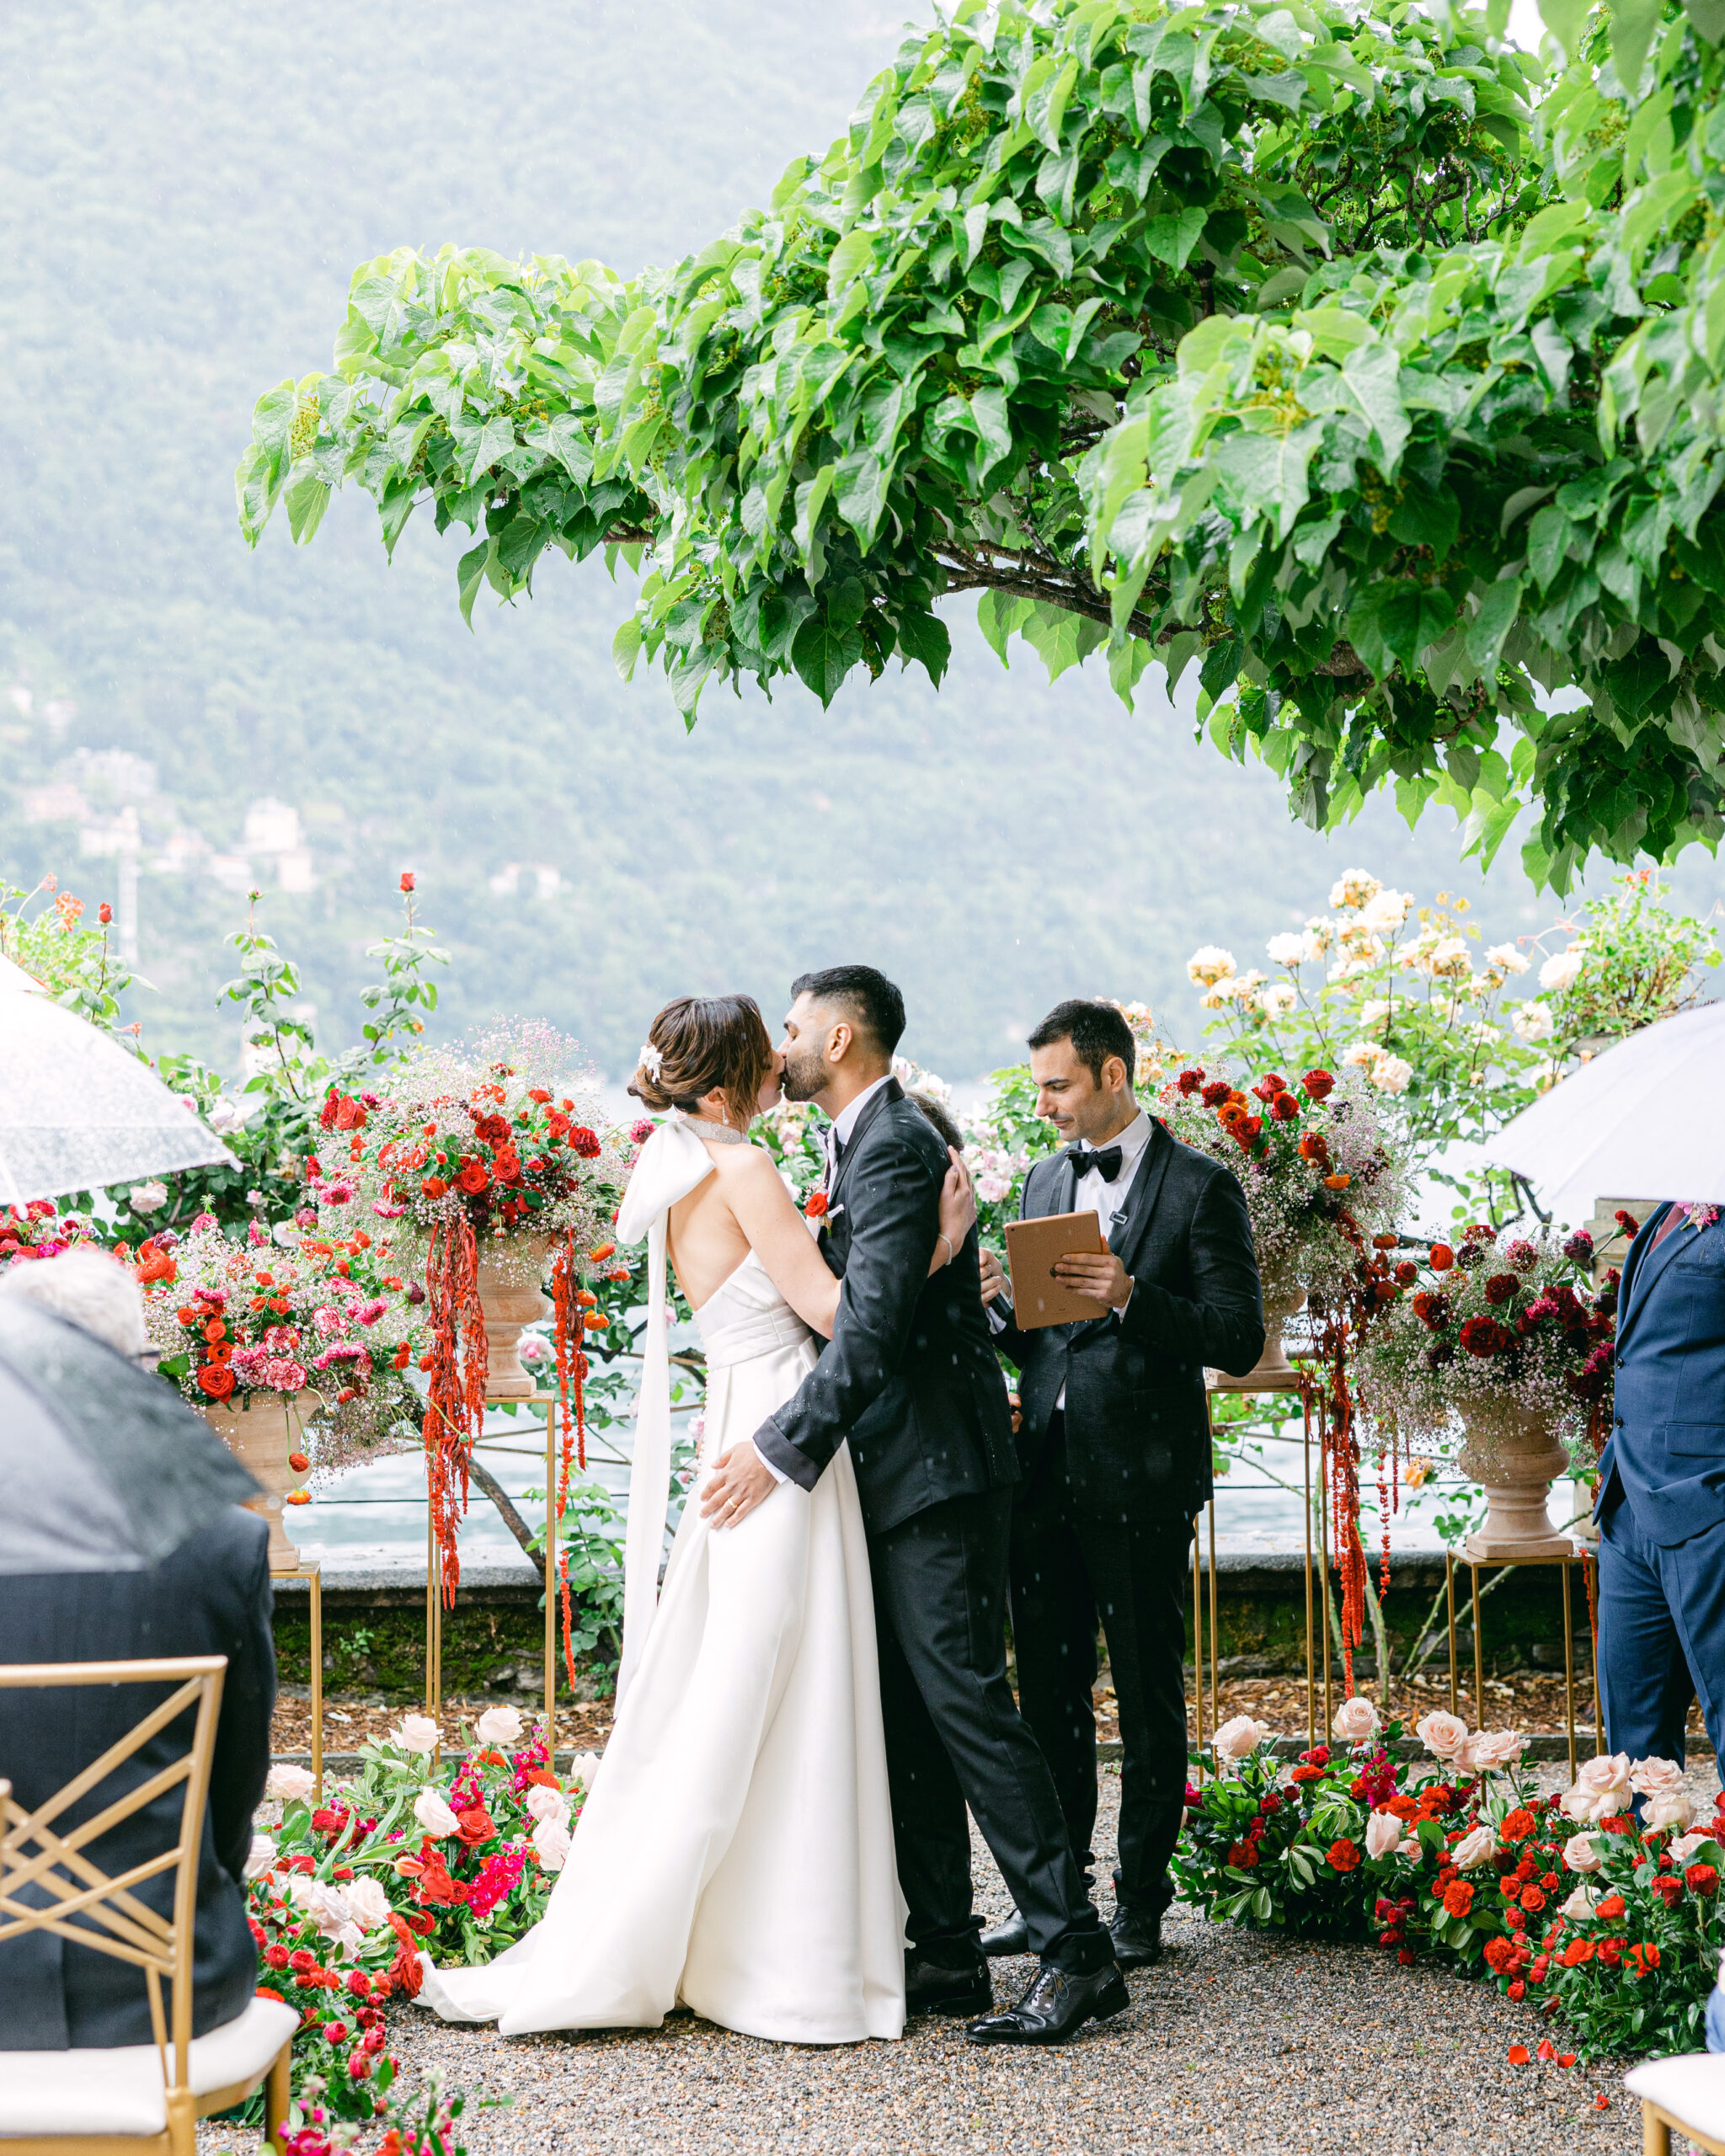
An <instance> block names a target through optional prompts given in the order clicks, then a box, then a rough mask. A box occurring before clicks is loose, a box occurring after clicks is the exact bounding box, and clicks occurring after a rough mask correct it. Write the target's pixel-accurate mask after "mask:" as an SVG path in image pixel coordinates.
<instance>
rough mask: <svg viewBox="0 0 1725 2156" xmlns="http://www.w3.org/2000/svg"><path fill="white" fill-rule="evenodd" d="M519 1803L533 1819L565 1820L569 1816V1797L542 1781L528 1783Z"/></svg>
mask: <svg viewBox="0 0 1725 2156" xmlns="http://www.w3.org/2000/svg"><path fill="white" fill-rule="evenodd" d="M521 1803H522V1806H524V1808H525V1809H526V1811H528V1812H531V1814H532V1816H533V1817H534V1818H535V1819H562V1820H564V1821H567V1819H568V1817H569V1799H568V1798H567V1797H566V1796H564V1795H563V1791H562V1790H560V1789H551V1788H549V1787H547V1785H546V1784H545V1783H543V1782H532V1783H530V1784H529V1785H528V1787H527V1790H526V1794H525V1795H524V1796H522V1798H521Z"/></svg>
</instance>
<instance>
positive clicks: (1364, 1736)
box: [1330, 1694, 1381, 1744]
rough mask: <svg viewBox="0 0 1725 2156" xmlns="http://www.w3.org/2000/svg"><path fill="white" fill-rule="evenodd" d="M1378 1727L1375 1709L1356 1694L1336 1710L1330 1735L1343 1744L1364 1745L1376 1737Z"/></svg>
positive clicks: (1369, 1702)
mask: <svg viewBox="0 0 1725 2156" xmlns="http://www.w3.org/2000/svg"><path fill="white" fill-rule="evenodd" d="M1380 1726H1381V1724H1380V1723H1379V1721H1378V1710H1377V1709H1376V1708H1375V1706H1374V1705H1372V1703H1371V1701H1370V1700H1363V1699H1361V1698H1360V1697H1359V1695H1358V1694H1355V1695H1354V1698H1353V1699H1351V1700H1343V1702H1342V1704H1341V1705H1340V1706H1339V1707H1338V1708H1337V1710H1336V1718H1335V1720H1334V1721H1332V1723H1331V1724H1330V1734H1331V1736H1332V1737H1335V1738H1336V1739H1337V1740H1338V1742H1341V1743H1343V1744H1364V1743H1366V1742H1368V1741H1369V1740H1370V1738H1372V1737H1375V1736H1376V1735H1377V1733H1378V1730H1379V1728H1380Z"/></svg>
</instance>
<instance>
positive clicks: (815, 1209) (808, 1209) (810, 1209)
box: [803, 1190, 828, 1220]
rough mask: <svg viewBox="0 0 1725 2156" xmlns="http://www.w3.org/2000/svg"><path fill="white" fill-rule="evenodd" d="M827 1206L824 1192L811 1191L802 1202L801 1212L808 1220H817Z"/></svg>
mask: <svg viewBox="0 0 1725 2156" xmlns="http://www.w3.org/2000/svg"><path fill="white" fill-rule="evenodd" d="M827 1204H828V1199H827V1195H826V1193H825V1191H824V1190H811V1191H810V1192H809V1195H808V1196H807V1197H806V1198H804V1200H803V1210H804V1213H805V1214H807V1215H808V1217H809V1219H811V1220H818V1219H820V1218H821V1216H822V1215H823V1214H825V1211H826V1209H827Z"/></svg>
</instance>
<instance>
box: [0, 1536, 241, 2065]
mask: <svg viewBox="0 0 1725 2156" xmlns="http://www.w3.org/2000/svg"><path fill="white" fill-rule="evenodd" d="M269 1542H270V1531H269V1529H268V1527H267V1526H266V1525H265V1524H264V1521H263V1520H261V1519H259V1518H258V1516H257V1515H256V1514H255V1513H248V1512H243V1511H241V1510H240V1508H238V1506H234V1507H232V1508H231V1509H230V1510H229V1511H227V1512H226V1513H223V1514H222V1515H221V1517H220V1518H217V1519H216V1520H215V1521H213V1522H212V1523H211V1525H209V1526H208V1527H206V1528H202V1529H200V1530H199V1531H198V1532H197V1533H196V1534H194V1535H193V1536H192V1537H191V1539H190V1540H189V1541H187V1542H184V1543H183V1544H182V1545H181V1546H180V1547H179V1549H178V1550H175V1551H174V1554H173V1556H170V1557H167V1558H164V1559H163V1561H162V1563H161V1564H159V1565H158V1566H156V1567H155V1568H154V1569H153V1570H152V1571H150V1572H56V1573H54V1574H52V1575H50V1576H41V1575H35V1576H24V1577H19V1576H11V1577H0V1661H4V1662H129V1661H136V1660H140V1659H142V1658H144V1657H154V1656H160V1655H208V1654H225V1655H226V1656H227V1675H226V1677H225V1678H224V1679H223V1681H222V1713H221V1719H220V1721H219V1722H218V1724H217V1726H216V1757H215V1760H214V1763H213V1764H212V1767H211V1777H210V1801H209V1804H208V1806H207V1808H206V1812H205V1815H204V1846H203V1852H202V1855H201V1857H200V1862H199V1870H198V1903H197V1914H196V1919H195V1947H194V1985H193V2012H192V2033H193V2035H194V2036H203V2035H205V2034H206V2033H207V2032H208V2031H210V2030H211V2029H214V2028H218V2027H219V2026H220V2025H222V2023H223V2022H224V2021H231V2020H233V2019H234V2017H235V2016H236V2015H240V2014H243V2013H244V2011H245V2009H246V2008H247V2006H248V2004H250V2001H251V1998H252V1994H253V1993H254V1991H255V1990H256V1988H257V1980H258V1962H257V1952H256V1950H255V1948H254V1945H253V1943H252V1935H251V1930H250V1927H249V1925H248V1923H247V1920H246V1911H245V1899H244V1895H243V1891H242V1888H241V1884H240V1876H241V1873H242V1871H243V1868H244V1865H245V1860H246V1857H247V1854H248V1851H249V1850H250V1848H251V1844H252V1813H253V1812H254V1810H255V1809H256V1808H257V1806H258V1804H259V1801H260V1800H261V1799H262V1797H263V1794H264V1778H265V1776H266V1775H267V1774H268V1773H269V1771H270V1714H271V1711H272V1710H273V1709H274V1707H275V1646H274V1643H273V1641H272V1639H271V1636H270V1607H271V1596H270V1571H269V1564H268V1561H267V1554H266V1553H267V1551H268V1549H269ZM170 1689H171V1688H170V1687H168V1686H167V1685H146V1684H126V1685H113V1686H109V1685H79V1686H77V1687H75V1688H67V1689H61V1690H58V1691H50V1692H13V1691H6V1692H0V1778H3V1779H4V1780H8V1781H10V1782H11V1784H12V1785H13V1796H14V1797H15V1799H16V1800H17V1801H19V1803H21V1804H24V1805H29V1806H34V1805H36V1804H39V1803H40V1802H42V1801H44V1800H45V1798H47V1797H49V1796H51V1795H52V1794H53V1792H54V1791H55V1790H56V1789H59V1788H60V1787H61V1785H63V1784H65V1783H67V1782H68V1781H70V1780H72V1777H73V1776H74V1775H75V1774H77V1773H78V1772H79V1771H80V1769H83V1768H84V1767H86V1766H88V1764H89V1763H90V1762H91V1761H92V1760H93V1759H95V1758H99V1756H100V1755H101V1753H104V1751H105V1750H106V1749H107V1748H108V1747H109V1745H110V1744H112V1743H113V1742H115V1740H116V1739H117V1738H119V1737H122V1736H124V1734H125V1733H126V1731H127V1730H129V1729H130V1728H131V1726H132V1725H133V1724H134V1723H135V1722H137V1721H142V1719H143V1717H144V1716H146V1715H147V1713H148V1712H149V1710H150V1709H151V1708H152V1706H154V1705H158V1703H159V1702H160V1701H161V1700H164V1699H166V1698H167V1697H168V1693H169V1690H170ZM194 1721H195V1716H194V1715H193V1714H192V1713H190V1712H189V1713H187V1714H184V1715H182V1716H179V1718H178V1720H176V1721H173V1722H171V1723H170V1724H169V1725H168V1726H167V1728H165V1729H163V1730H159V1731H158V1732H157V1733H156V1735H155V1736H154V1737H152V1739H151V1740H150V1741H149V1742H148V1743H147V1744H145V1745H144V1746H142V1748H140V1749H139V1750H138V1751H136V1752H135V1753H133V1754H132V1755H131V1758H129V1759H128V1760H127V1761H126V1763H125V1764H124V1766H123V1767H121V1768H120V1769H119V1770H118V1771H117V1772H116V1773H115V1774H113V1775H111V1776H109V1779H108V1780H105V1781H104V1782H102V1783H100V1784H99V1785H98V1786H97V1788H96V1789H95V1790H93V1791H92V1792H91V1793H90V1794H89V1795H88V1796H86V1797H85V1798H84V1799H83V1801H82V1802H81V1803H80V1804H78V1805H77V1806H73V1807H72V1809H71V1810H69V1811H68V1812H66V1813H64V1814H62V1815H61V1820H60V1822H58V1823H60V1824H61V1825H62V1826H65V1825H67V1824H73V1823H76V1822H77V1821H79V1820H81V1819H88V1818H92V1817H94V1816H95V1814H96V1813H97V1812H99V1811H101V1810H103V1809H104V1808H105V1806H107V1804H109V1802H111V1801H112V1800H113V1798H114V1797H115V1796H116V1795H118V1794H119V1793H120V1790H122V1789H126V1788H136V1786H137V1785H138V1784H139V1783H141V1782H144V1781H147V1780H149V1778H150V1776H151V1775H152V1774H155V1773H156V1772H157V1771H158V1769H161V1768H163V1767H164V1766H168V1765H169V1764H172V1763H173V1762H174V1760H176V1759H178V1758H183V1757H184V1754H185V1753H186V1751H187V1750H188V1748H190V1743H191V1739H192V1730H193V1726H194ZM182 1796H183V1791H182V1790H179V1788H174V1789H170V1790H166V1791H165V1792H164V1793H163V1795H162V1796H159V1797H158V1798H157V1799H156V1801H155V1802H154V1803H153V1804H152V1805H151V1806H148V1807H147V1808H146V1809H145V1810H143V1811H142V1812H134V1813H133V1814H132V1815H131V1817H130V1818H128V1819H125V1820H123V1821H121V1822H120V1825H119V1826H117V1827H115V1828H113V1829H112V1830H111V1831H110V1832H109V1833H107V1834H104V1835H103V1836H102V1837H101V1838H99V1840H98V1841H96V1842H95V1843H93V1844H92V1845H91V1849H90V1854H91V1856H92V1857H93V1860H95V1862H96V1863H98V1864H99V1865H101V1867H102V1869H103V1870H104V1871H106V1872H108V1873H109V1875H110V1876H111V1875H113V1874H115V1873H119V1872H123V1871H125V1870H127V1869H128V1868H129V1867H130V1866H131V1865H134V1864H140V1863H142V1862H144V1861H145V1860H147V1859H148V1858H150V1857H152V1856H157V1855H159V1854H161V1852H162V1850H163V1849H165V1848H166V1847H167V1846H168V1844H170V1843H171V1842H173V1841H174V1838H176V1836H177V1834H178V1832H179V1811H180V1803H181V1799H182ZM132 1892H135V1893H136V1895H137V1896H138V1897H140V1899H142V1900H143V1901H145V1902H147V1903H149V1904H150V1905H151V1907H152V1908H156V1909H159V1910H160V1911H161V1913H162V1914H163V1916H166V1917H172V1915H173V1913H174V1875H173V1873H172V1872H168V1873H167V1874H164V1875H158V1876H157V1877H156V1878H154V1879H149V1880H146V1881H144V1882H143V1884H142V1885H141V1886H139V1887H135V1888H133V1889H132ZM163 2004H164V2005H165V2004H167V2002H166V2000H165V1999H164V2000H163ZM152 2041H154V2039H153V2036H152V2032H151V2027H150V2008H149V1998H148V1993H147V1991H146V1989H145V1983H144V1977H143V1974H142V1971H140V1970H138V1969H136V1968H134V1967H131V1965H130V1964H129V1963H127V1962H125V1961H115V1959H114V1958H113V1957H112V1956H109V1955H105V1954H97V1953H93V1952H92V1951H90V1950H89V1949H88V1947H83V1946H75V1945H72V1944H71V1943H70V1942H68V1941H63V1940H60V1939H57V1938H56V1937H55V1936H54V1935H52V1934H51V1933H47V1932H28V1933H25V1934H24V1935H23V1936H22V1937H20V1938H17V1939H13V1940H7V1941H5V1942H4V1943H3V1944H0V2052H8V2051H26V2052H27V2051H56V2050H60V2049H61V2048H63V2047H66V2046H67V2045H74V2046H77V2047H85V2046H107V2045H116V2044H147V2043H151V2042H152ZM3 2079H5V2068H3V2067H0V2080H3Z"/></svg>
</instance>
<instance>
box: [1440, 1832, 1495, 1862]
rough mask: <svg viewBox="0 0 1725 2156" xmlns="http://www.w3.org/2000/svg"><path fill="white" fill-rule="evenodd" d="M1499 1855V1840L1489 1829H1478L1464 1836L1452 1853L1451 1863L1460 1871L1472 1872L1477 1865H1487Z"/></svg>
mask: <svg viewBox="0 0 1725 2156" xmlns="http://www.w3.org/2000/svg"><path fill="white" fill-rule="evenodd" d="M1496 1854H1498V1838H1497V1836H1496V1835H1495V1834H1494V1833H1493V1832H1492V1830H1491V1828H1489V1827H1476V1828H1474V1829H1473V1830H1472V1832H1471V1833H1466V1834H1464V1835H1463V1836H1462V1837H1461V1840H1460V1841H1459V1842H1457V1843H1456V1844H1455V1848H1454V1849H1451V1850H1450V1863H1451V1864H1453V1865H1455V1869H1456V1870H1458V1871H1471V1870H1473V1869H1474V1867H1475V1866H1476V1865H1482V1864H1487V1863H1489V1862H1490V1861H1491V1860H1492V1858H1493V1857H1494V1856H1495V1855H1496Z"/></svg>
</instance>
